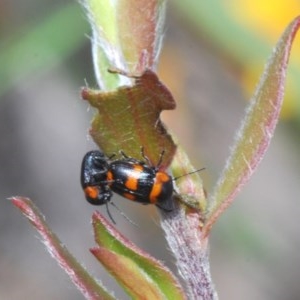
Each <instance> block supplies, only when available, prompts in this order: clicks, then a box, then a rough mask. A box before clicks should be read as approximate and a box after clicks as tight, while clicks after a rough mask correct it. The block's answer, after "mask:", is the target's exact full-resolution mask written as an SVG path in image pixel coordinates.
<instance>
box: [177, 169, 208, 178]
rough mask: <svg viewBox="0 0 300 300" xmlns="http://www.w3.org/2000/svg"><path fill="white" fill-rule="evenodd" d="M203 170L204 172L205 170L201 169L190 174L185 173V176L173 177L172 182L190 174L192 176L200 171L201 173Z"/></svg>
mask: <svg viewBox="0 0 300 300" xmlns="http://www.w3.org/2000/svg"><path fill="white" fill-rule="evenodd" d="M203 170H205V168H201V169H198V170H195V171H192V172H189V173H186V174H183V175H180V176H177V177H173V181H176V180H177V179H179V178H181V177H184V176H187V175H191V174H194V173H198V172H201V171H203Z"/></svg>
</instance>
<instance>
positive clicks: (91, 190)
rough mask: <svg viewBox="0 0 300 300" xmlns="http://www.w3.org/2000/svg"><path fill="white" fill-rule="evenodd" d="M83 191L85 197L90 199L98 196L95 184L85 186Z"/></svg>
mask: <svg viewBox="0 0 300 300" xmlns="http://www.w3.org/2000/svg"><path fill="white" fill-rule="evenodd" d="M84 193H85V195H86V196H87V197H89V198H91V199H96V198H97V197H98V194H99V191H98V188H97V187H95V186H87V187H86V188H85V189H84Z"/></svg>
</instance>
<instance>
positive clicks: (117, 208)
mask: <svg viewBox="0 0 300 300" xmlns="http://www.w3.org/2000/svg"><path fill="white" fill-rule="evenodd" d="M109 203H110V204H111V205H112V206H113V207H114V208H115V209H116V210H117V211H118V212H119V213H120V215H121V216H122V217H123V218H125V219H126V220H127V221H128V222H129V223H131V224H132V225H134V226H136V227H139V226H138V225H137V224H136V223H134V222H133V221H132V220H131V219H130V218H128V217H127V216H126V215H125V214H124V213H123V212H122V211H121V210H120V208H119V207H118V206H117V205H116V204H115V203H114V202H112V201H110V202H109ZM106 205H107V203H106ZM109 216H110V214H109ZM110 218H111V216H110ZM111 219H112V218H111ZM114 224H116V222H114Z"/></svg>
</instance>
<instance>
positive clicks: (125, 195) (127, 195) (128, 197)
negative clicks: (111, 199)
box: [122, 193, 135, 201]
mask: <svg viewBox="0 0 300 300" xmlns="http://www.w3.org/2000/svg"><path fill="white" fill-rule="evenodd" d="M122 195H123V197H125V198H126V199H129V200H132V201H134V200H135V196H134V195H132V194H129V193H124V194H122Z"/></svg>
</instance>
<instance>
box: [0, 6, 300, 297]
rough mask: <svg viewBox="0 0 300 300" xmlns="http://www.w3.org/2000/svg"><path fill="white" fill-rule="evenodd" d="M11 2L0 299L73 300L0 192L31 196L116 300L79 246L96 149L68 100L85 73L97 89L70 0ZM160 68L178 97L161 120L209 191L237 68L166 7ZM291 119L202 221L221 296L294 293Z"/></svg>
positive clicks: (86, 239) (0, 153) (132, 234)
mask: <svg viewBox="0 0 300 300" xmlns="http://www.w3.org/2000/svg"><path fill="white" fill-rule="evenodd" d="M19 2H20V1H16V0H13V1H2V2H1V3H0V68H1V71H0V97H1V99H0V136H1V143H0V165H1V169H0V199H1V210H0V222H1V226H0V299H83V297H82V295H81V294H80V293H79V292H78V291H77V290H76V288H75V287H74V286H73V284H72V283H71V282H70V280H69V278H68V277H67V275H66V274H65V273H64V272H63V271H62V270H61V269H60V268H59V267H58V266H57V264H56V262H55V261H54V260H53V259H52V258H51V257H50V256H49V254H48V253H47V252H46V251H45V247H44V246H43V244H42V243H41V242H40V240H39V236H38V234H37V233H36V231H35V230H34V229H33V228H32V227H31V225H30V224H29V223H28V222H27V220H25V218H24V217H22V216H21V214H20V212H19V211H18V210H17V209H16V208H14V207H13V206H12V204H11V203H10V202H9V201H8V200H6V199H7V198H8V197H10V196H13V195H23V196H28V197H30V198H31V199H32V200H33V201H34V202H35V203H36V204H37V206H38V207H39V208H40V209H41V211H42V212H43V213H44V215H45V216H46V220H47V222H48V223H49V224H50V226H51V228H52V229H53V231H54V232H55V233H57V234H58V236H59V237H60V239H61V240H62V241H63V242H64V243H65V244H66V246H67V247H68V248H69V250H70V251H71V252H72V253H73V254H74V255H75V256H76V257H77V258H78V260H79V261H81V262H82V263H83V264H84V265H85V266H86V267H87V268H88V270H89V271H90V272H91V273H92V274H95V276H96V277H97V278H99V279H100V280H101V281H102V282H104V284H106V285H107V286H108V287H109V289H111V290H115V291H116V295H117V296H118V297H119V298H120V299H126V296H124V294H123V293H122V292H121V291H120V290H119V289H118V288H116V286H115V284H114V281H113V280H112V279H110V277H109V276H108V275H106V273H105V271H103V269H101V268H100V267H99V265H98V263H97V262H96V260H95V259H94V258H93V256H92V255H91V254H90V253H89V251H88V249H89V248H90V247H92V246H93V245H94V241H93V237H92V227H91V224H90V220H91V214H92V212H93V211H94V209H95V207H92V206H90V205H89V204H88V203H87V202H85V200H84V197H83V193H82V191H81V188H80V184H79V172H80V164H81V159H82V157H83V155H84V154H85V152H86V151H88V150H90V149H93V148H95V145H94V144H93V142H92V141H91V139H90V138H89V136H88V127H89V122H90V119H91V115H92V111H91V110H89V109H88V105H87V103H85V102H84V101H82V100H81V99H80V96H79V90H80V87H81V86H83V85H85V80H86V81H87V82H88V83H89V85H90V86H92V87H95V86H96V84H95V80H94V76H93V67H92V60H91V55H90V43H89V39H88V37H87V35H89V32H90V31H89V27H88V24H87V22H86V21H85V16H84V14H83V11H82V10H81V8H80V6H79V5H78V3H74V2H73V1H44V0H43V1H41V0H40V1H37V0H30V1H26V3H25V1H24V3H23V2H22V3H19ZM270 52H271V50H270ZM266 58H267V57H266ZM159 71H160V74H161V78H162V80H163V81H164V82H165V83H166V85H167V86H168V87H169V88H170V90H171V91H172V92H173V93H174V95H175V98H176V100H177V103H178V109H177V110H176V111H175V112H165V113H163V119H164V120H165V122H166V124H167V126H168V127H169V128H170V129H172V131H173V132H175V133H176V135H177V136H178V137H179V140H180V141H181V143H182V144H183V145H184V146H185V147H186V149H187V151H188V153H190V155H191V158H192V160H193V162H194V165H195V166H196V167H199V168H200V167H203V166H205V167H206V171H205V174H204V173H202V175H203V178H204V181H205V186H206V189H207V191H208V192H209V191H211V190H212V188H213V185H214V183H215V182H216V180H217V178H218V174H219V173H220V171H221V170H222V168H223V165H224V163H225V160H226V157H227V156H228V153H229V147H230V145H231V144H232V140H233V136H234V132H235V130H236V128H237V127H238V125H239V123H240V120H241V119H242V117H243V111H244V108H245V106H246V103H247V102H246V99H245V97H244V93H243V91H242V88H241V85H240V80H239V79H240V68H239V66H238V65H237V64H235V62H234V61H233V60H231V59H228V56H227V55H224V53H222V51H221V50H220V49H217V47H215V44H214V42H213V41H211V40H210V39H209V38H208V36H207V35H202V36H201V35H198V34H196V31H195V30H194V28H193V27H192V25H191V24H189V23H188V22H187V21H186V19H185V17H184V14H183V13H181V11H180V10H178V9H176V7H175V6H171V7H170V8H169V10H168V16H167V22H166V33H165V44H164V47H163V53H162V56H161V63H160V67H159ZM298 101H299V100H298ZM297 124H298V123H297V121H295V120H289V121H285V122H281V123H280V124H279V126H278V128H277V131H276V134H275V137H274V139H273V141H272V144H271V147H270V149H269V151H268V153H267V155H266V157H265V159H264V160H263V162H262V164H261V166H260V167H259V170H258V171H257V172H256V173H255V175H254V176H253V178H252V179H251V181H250V183H249V184H248V185H247V186H246V188H244V189H243V191H242V192H241V193H240V194H239V196H238V199H237V201H236V202H235V203H234V204H233V205H232V206H231V207H230V208H229V210H228V211H227V212H226V213H225V214H224V215H223V216H222V218H221V219H220V220H219V222H218V224H217V225H216V226H215V227H214V229H213V233H212V237H211V265H212V276H213V278H214V281H215V284H216V287H217V291H218V293H219V296H220V299H245V300H248V299H258V300H260V299H261V300H262V299H264V300H266V299H286V300H297V299H299V296H298V295H299V294H300V285H299V278H300V254H299V251H298V249H299V246H300V235H299V231H300V228H299V225H298V218H299V217H298V216H299V214H300V206H299V203H298V199H299V169H300V168H299V167H300V156H299V148H300V145H299V141H300V139H299V127H298V125H297ZM115 202H116V203H117V205H118V206H119V207H120V208H121V210H122V211H124V212H125V214H126V215H128V216H129V217H130V218H131V219H132V220H133V221H134V222H136V223H137V224H138V225H139V228H135V227H133V226H132V225H131V224H130V223H128V222H127V221H126V220H124V219H123V218H122V217H121V216H120V215H119V213H118V212H117V211H114V210H113V209H112V213H113V215H114V218H115V219H116V221H117V227H118V228H119V229H120V230H121V232H123V233H124V234H125V235H126V236H128V237H129V238H130V239H131V240H132V241H133V242H135V243H137V244H138V245H139V246H141V247H142V248H143V249H146V250H148V251H149V252H150V253H151V254H152V255H154V256H155V257H157V258H159V259H161V260H163V261H165V262H166V263H167V264H168V266H169V267H170V268H172V269H173V270H174V269H175V268H174V259H173V258H172V257H171V256H170V254H169V251H168V249H167V246H166V243H165V241H164V237H163V233H162V232H161V230H160V229H159V217H158V214H157V212H156V209H155V208H154V207H150V206H149V207H144V206H140V205H137V204H134V203H130V202H129V201H126V200H124V199H121V198H117V197H115ZM99 210H100V211H102V212H103V213H104V214H105V209H103V208H101V207H99Z"/></svg>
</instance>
